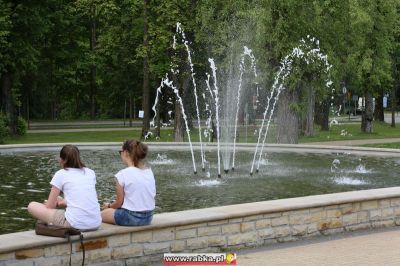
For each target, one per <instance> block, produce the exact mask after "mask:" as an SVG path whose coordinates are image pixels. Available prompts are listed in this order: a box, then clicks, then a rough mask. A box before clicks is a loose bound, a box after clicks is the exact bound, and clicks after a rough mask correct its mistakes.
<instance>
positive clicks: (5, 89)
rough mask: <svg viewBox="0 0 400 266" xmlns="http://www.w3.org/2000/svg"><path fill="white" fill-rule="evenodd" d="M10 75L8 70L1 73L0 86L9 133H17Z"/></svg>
mask: <svg viewBox="0 0 400 266" xmlns="http://www.w3.org/2000/svg"><path fill="white" fill-rule="evenodd" d="M11 83H12V77H11V73H10V72H5V73H3V75H2V77H1V88H2V94H3V97H2V98H3V103H2V105H3V108H4V111H5V112H6V115H7V118H8V127H9V130H10V134H11V135H16V134H17V116H16V112H15V103H14V98H13V95H12V85H11Z"/></svg>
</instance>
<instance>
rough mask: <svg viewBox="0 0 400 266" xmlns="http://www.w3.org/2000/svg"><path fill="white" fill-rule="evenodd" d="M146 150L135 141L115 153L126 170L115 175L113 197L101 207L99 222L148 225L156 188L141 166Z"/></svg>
mask: <svg viewBox="0 0 400 266" xmlns="http://www.w3.org/2000/svg"><path fill="white" fill-rule="evenodd" d="M147 150H148V149H147V145H145V144H144V143H141V142H140V141H137V140H127V141H125V142H124V143H123V145H122V150H121V151H119V153H120V155H121V160H122V162H124V163H125V164H126V165H127V167H126V168H125V169H122V170H121V171H119V172H118V173H117V174H116V175H115V177H116V182H115V188H116V194H117V197H116V200H115V201H114V202H113V203H104V204H103V211H102V212H101V218H102V219H103V222H105V223H110V224H117V225H125V226H129V225H148V224H150V223H151V221H152V219H153V210H154V208H155V196H156V184H155V180H154V175H153V171H151V169H150V168H148V167H146V166H145V164H144V162H143V159H144V158H145V157H146V155H147Z"/></svg>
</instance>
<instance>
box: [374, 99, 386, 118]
mask: <svg viewBox="0 0 400 266" xmlns="http://www.w3.org/2000/svg"><path fill="white" fill-rule="evenodd" d="M374 119H375V120H376V121H381V122H384V121H385V113H384V109H383V92H381V93H380V94H379V96H378V97H377V98H376V99H375V110H374Z"/></svg>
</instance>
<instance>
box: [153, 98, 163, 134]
mask: <svg viewBox="0 0 400 266" xmlns="http://www.w3.org/2000/svg"><path fill="white" fill-rule="evenodd" d="M160 106H161V103H160V101H158V103H157V105H156V117H155V121H154V126H155V132H154V134H155V135H156V137H157V138H160V137H161V122H160V120H161V115H160Z"/></svg>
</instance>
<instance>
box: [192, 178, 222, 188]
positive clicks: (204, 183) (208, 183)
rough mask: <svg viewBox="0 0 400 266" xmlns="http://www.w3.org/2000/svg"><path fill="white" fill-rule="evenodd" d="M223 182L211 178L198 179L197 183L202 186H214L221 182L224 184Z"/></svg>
mask: <svg viewBox="0 0 400 266" xmlns="http://www.w3.org/2000/svg"><path fill="white" fill-rule="evenodd" d="M222 183H223V182H222V181H220V180H217V179H212V180H211V179H210V180H204V179H202V180H199V181H197V182H196V183H195V184H196V185H197V186H201V187H212V186H218V185H220V184H222Z"/></svg>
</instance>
